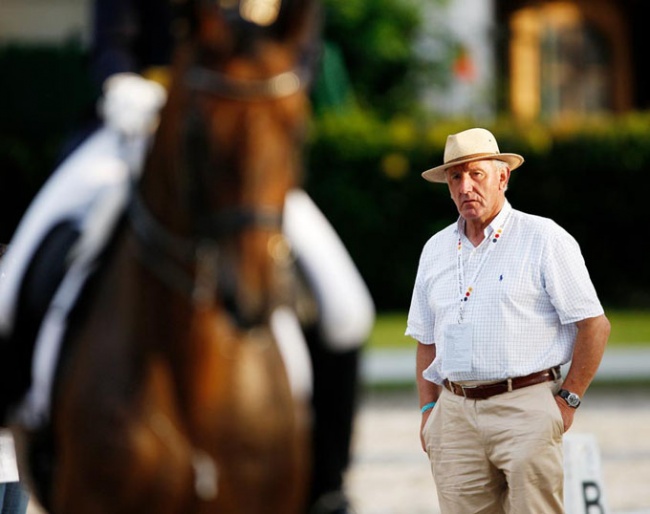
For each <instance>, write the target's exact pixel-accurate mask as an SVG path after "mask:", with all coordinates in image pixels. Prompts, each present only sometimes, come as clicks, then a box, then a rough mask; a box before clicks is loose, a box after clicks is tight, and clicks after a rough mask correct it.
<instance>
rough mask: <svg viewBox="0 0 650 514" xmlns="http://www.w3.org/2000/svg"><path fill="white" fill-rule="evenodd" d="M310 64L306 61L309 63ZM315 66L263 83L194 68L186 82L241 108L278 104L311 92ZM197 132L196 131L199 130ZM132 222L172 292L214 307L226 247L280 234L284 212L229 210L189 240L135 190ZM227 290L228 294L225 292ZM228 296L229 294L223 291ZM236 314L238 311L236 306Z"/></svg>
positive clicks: (147, 258) (142, 251)
mask: <svg viewBox="0 0 650 514" xmlns="http://www.w3.org/2000/svg"><path fill="white" fill-rule="evenodd" d="M306 61H307V60H306ZM312 66H313V65H312V62H311V60H309V61H307V62H305V63H303V65H302V66H299V67H296V68H294V69H291V70H288V71H284V72H281V73H278V74H276V75H273V76H271V77H268V78H265V79H259V80H251V79H242V78H236V77H231V76H229V75H227V74H224V73H221V72H217V71H214V70H211V69H207V68H205V67H202V66H199V65H196V64H195V65H194V66H193V67H191V68H190V69H189V70H188V72H187V74H186V76H185V79H184V85H185V86H187V87H188V89H189V91H190V92H191V93H198V94H201V95H210V96H213V97H219V98H222V99H227V100H234V101H239V102H262V101H277V100H280V99H284V98H287V97H290V96H292V95H295V94H297V93H299V92H301V91H303V90H305V89H306V88H308V87H309V84H310V81H311V77H312V73H311V71H312ZM195 128H196V127H195ZM127 219H128V222H129V224H130V226H131V227H132V229H133V234H134V235H135V240H136V242H137V244H138V252H137V255H138V257H139V259H140V261H141V262H142V264H144V265H145V267H146V268H147V269H149V270H150V271H151V272H152V273H153V274H154V275H155V276H156V277H157V278H158V279H159V280H160V281H161V282H162V283H163V284H165V285H166V286H167V287H168V288H170V289H172V290H174V291H176V292H177V293H180V294H181V295H183V296H184V297H186V298H188V299H189V300H190V301H191V302H192V303H193V304H195V305H198V304H205V303H207V302H211V301H212V299H213V298H214V295H215V293H216V291H217V282H218V277H217V275H218V272H217V270H218V269H219V263H220V261H221V260H222V259H221V252H220V246H221V242H222V241H223V240H224V239H226V238H228V237H230V236H233V235H236V234H238V233H241V232H242V231H245V230H248V229H252V228H255V229H262V230H268V231H277V232H281V229H282V212H281V211H280V212H279V211H277V210H271V209H268V208H266V209H265V208H248V209H243V208H229V209H225V210H223V211H220V212H216V213H211V214H210V216H209V219H208V220H207V222H206V223H205V225H206V226H207V227H208V229H206V230H204V231H203V232H204V233H203V234H199V235H194V236H185V235H180V234H178V233H174V232H172V231H171V230H169V229H168V228H167V227H166V226H165V225H164V224H163V223H162V222H161V221H160V220H158V219H157V218H156V216H155V215H154V214H153V213H152V212H151V211H150V210H149V208H148V207H147V205H146V202H145V201H144V199H143V198H142V196H141V194H140V192H139V190H138V188H137V187H136V186H135V184H134V186H133V187H132V189H131V197H130V201H129V206H128V210H127ZM222 289H223V288H222ZM221 294H222V295H224V294H225V293H224V291H221ZM234 309H236V306H234Z"/></svg>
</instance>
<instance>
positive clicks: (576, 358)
mask: <svg viewBox="0 0 650 514" xmlns="http://www.w3.org/2000/svg"><path fill="white" fill-rule="evenodd" d="M577 326H578V333H577V335H576V341H575V347H574V349H573V358H572V359H571V367H570V368H569V372H568V373H567V376H566V379H565V380H564V385H563V386H562V387H564V388H565V389H568V390H569V391H572V392H574V393H576V394H578V395H579V396H582V395H583V394H584V393H585V391H586V390H587V388H588V387H589V384H590V383H591V381H592V380H593V378H594V376H595V375H596V372H597V371H598V366H600V362H601V360H602V358H603V354H604V353H605V346H606V345H607V340H608V338H609V333H610V330H611V326H610V323H609V320H608V319H607V318H606V317H605V315H602V316H596V317H595V318H587V319H584V320H582V321H579V322H578V323H577Z"/></svg>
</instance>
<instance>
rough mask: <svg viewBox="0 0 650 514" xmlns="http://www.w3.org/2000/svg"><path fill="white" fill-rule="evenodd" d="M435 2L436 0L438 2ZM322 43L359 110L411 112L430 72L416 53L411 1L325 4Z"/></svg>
mask: <svg viewBox="0 0 650 514" xmlns="http://www.w3.org/2000/svg"><path fill="white" fill-rule="evenodd" d="M438 1H440V0H438ZM324 3H325V14H326V23H325V28H324V36H325V39H326V40H327V41H328V42H329V44H330V45H334V46H336V47H337V48H338V49H339V50H340V52H341V54H342V57H343V61H344V64H345V68H346V69H347V72H348V74H349V76H350V83H351V85H352V86H351V87H352V89H353V91H354V95H355V97H356V99H357V102H358V103H359V105H360V106H361V107H362V108H364V109H370V110H373V111H376V112H378V113H380V114H381V115H390V114H391V113H395V112H405V111H410V110H412V109H413V108H414V107H415V106H416V104H417V87H418V86H419V84H420V83H421V82H422V80H421V77H422V76H423V75H427V74H428V73H429V72H430V71H431V67H430V66H424V65H423V63H424V61H425V58H424V56H423V55H422V54H420V53H418V52H417V51H416V42H417V40H418V38H419V37H420V36H421V35H422V33H423V30H424V26H423V13H422V4H421V3H418V2H416V1H414V0H412V1H405V0H373V1H368V0H325V2H324Z"/></svg>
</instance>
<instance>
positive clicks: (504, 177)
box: [499, 166, 510, 191]
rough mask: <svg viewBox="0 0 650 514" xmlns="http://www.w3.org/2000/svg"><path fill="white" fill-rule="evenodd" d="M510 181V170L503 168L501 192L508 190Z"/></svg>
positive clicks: (500, 182)
mask: <svg viewBox="0 0 650 514" xmlns="http://www.w3.org/2000/svg"><path fill="white" fill-rule="evenodd" d="M509 181H510V168H508V167H505V166H504V167H503V168H501V169H500V170H499V191H505V190H506V189H508V182H509Z"/></svg>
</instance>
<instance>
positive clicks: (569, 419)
mask: <svg viewBox="0 0 650 514" xmlns="http://www.w3.org/2000/svg"><path fill="white" fill-rule="evenodd" d="M555 403H557V406H558V407H559V409H560V413H561V414H562V421H563V422H564V432H567V431H568V430H569V428H571V425H573V416H575V413H576V409H574V408H573V407H569V406H568V405H567V403H566V402H565V401H564V398H560V397H559V396H558V395H555Z"/></svg>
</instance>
